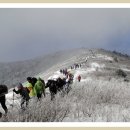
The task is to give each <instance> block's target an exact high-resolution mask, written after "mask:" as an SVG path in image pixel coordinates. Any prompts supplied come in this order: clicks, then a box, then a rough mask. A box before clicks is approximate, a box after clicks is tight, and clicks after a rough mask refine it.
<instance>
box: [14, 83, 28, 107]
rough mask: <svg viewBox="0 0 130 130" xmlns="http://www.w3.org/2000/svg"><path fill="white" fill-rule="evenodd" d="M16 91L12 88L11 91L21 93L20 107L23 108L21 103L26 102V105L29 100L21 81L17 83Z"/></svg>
mask: <svg viewBox="0 0 130 130" xmlns="http://www.w3.org/2000/svg"><path fill="white" fill-rule="evenodd" d="M17 87H18V91H16V90H15V89H13V91H14V92H15V93H16V94H20V95H21V109H24V107H23V105H24V103H25V102H26V107H27V106H28V102H29V99H30V97H29V93H28V91H27V89H26V88H24V87H23V85H22V84H21V83H19V84H18V86H17Z"/></svg>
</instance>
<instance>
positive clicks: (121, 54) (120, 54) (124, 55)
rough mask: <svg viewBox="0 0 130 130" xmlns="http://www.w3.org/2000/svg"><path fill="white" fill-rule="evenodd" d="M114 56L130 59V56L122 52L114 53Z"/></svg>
mask: <svg viewBox="0 0 130 130" xmlns="http://www.w3.org/2000/svg"><path fill="white" fill-rule="evenodd" d="M112 52H113V53H114V54H116V55H118V56H122V57H128V58H130V56H129V55H128V54H123V53H121V52H117V51H112Z"/></svg>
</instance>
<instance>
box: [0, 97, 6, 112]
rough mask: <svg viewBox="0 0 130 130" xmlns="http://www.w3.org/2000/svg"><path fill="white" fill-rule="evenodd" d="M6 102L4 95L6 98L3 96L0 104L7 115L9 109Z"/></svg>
mask: <svg viewBox="0 0 130 130" xmlns="http://www.w3.org/2000/svg"><path fill="white" fill-rule="evenodd" d="M5 102H6V97H5V95H4V96H1V97H0V104H1V106H2V108H3V109H4V111H5V114H7V112H8V109H7V106H6V104H5Z"/></svg>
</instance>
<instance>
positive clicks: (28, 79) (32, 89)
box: [26, 77, 36, 97]
mask: <svg viewBox="0 0 130 130" xmlns="http://www.w3.org/2000/svg"><path fill="white" fill-rule="evenodd" d="M27 81H28V84H27V86H26V87H27V88H28V90H29V96H30V97H34V96H36V93H35V91H34V87H33V84H32V78H31V77H27Z"/></svg>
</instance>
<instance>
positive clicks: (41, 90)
mask: <svg viewBox="0 0 130 130" xmlns="http://www.w3.org/2000/svg"><path fill="white" fill-rule="evenodd" d="M27 82H28V83H27V85H26V87H23V85H22V84H21V83H19V84H18V86H17V88H18V90H17V91H16V90H15V89H13V92H15V93H16V94H20V95H21V104H20V105H21V109H24V106H23V105H24V103H26V107H28V102H29V99H31V98H33V97H37V100H40V99H41V98H42V95H44V97H45V96H46V95H45V82H44V80H42V79H41V78H38V79H37V78H35V77H33V78H32V77H27Z"/></svg>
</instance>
